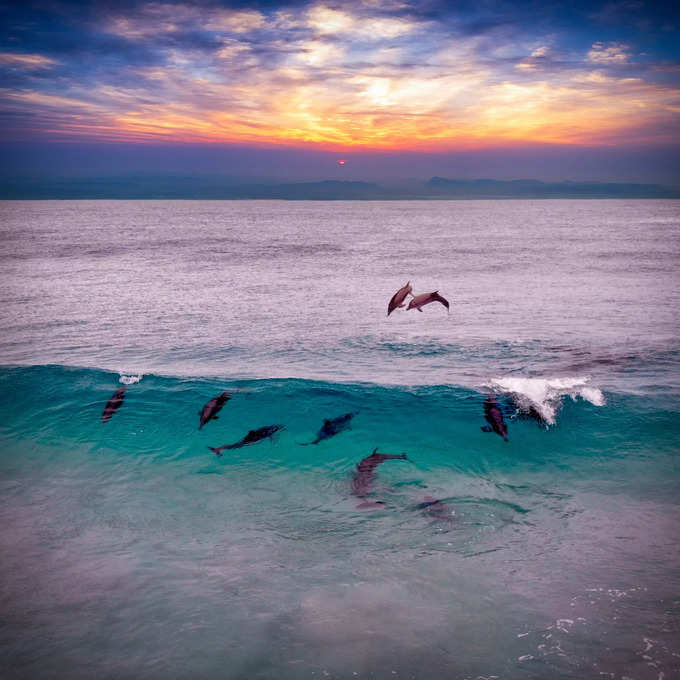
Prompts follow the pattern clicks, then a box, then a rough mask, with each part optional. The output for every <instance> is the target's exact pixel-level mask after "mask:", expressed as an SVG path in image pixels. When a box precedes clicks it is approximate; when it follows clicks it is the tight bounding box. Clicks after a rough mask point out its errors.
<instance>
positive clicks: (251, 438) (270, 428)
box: [208, 425, 283, 456]
mask: <svg viewBox="0 0 680 680" xmlns="http://www.w3.org/2000/svg"><path fill="white" fill-rule="evenodd" d="M280 430H283V425H265V426H264V427H259V428H258V429H257V430H250V432H248V434H247V435H246V436H245V437H243V439H241V441H238V442H236V443H235V444H224V446H217V447H212V446H209V447H208V448H209V449H210V450H211V451H214V452H215V453H216V454H217V455H218V456H221V455H222V451H224V450H225V449H240V448H241V447H242V446H248V444H255V442H259V441H261V440H262V439H266V438H267V437H273V436H274V435H275V434H276V433H277V432H279V431H280Z"/></svg>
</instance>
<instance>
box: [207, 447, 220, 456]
mask: <svg viewBox="0 0 680 680" xmlns="http://www.w3.org/2000/svg"><path fill="white" fill-rule="evenodd" d="M208 448H209V449H210V450H211V451H212V452H213V453H214V454H215V455H216V456H220V457H222V451H221V450H220V449H219V448H216V447H213V446H209V447H208Z"/></svg>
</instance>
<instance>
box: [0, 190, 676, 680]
mask: <svg viewBox="0 0 680 680" xmlns="http://www.w3.org/2000/svg"><path fill="white" fill-rule="evenodd" d="M0 263H1V266H0V329H1V330H0V366H1V368H0V527H1V529H0V669H2V671H1V672H0V675H2V677H3V678H27V679H28V678H31V679H33V678H41V679H43V678H45V679H49V678H76V677H82V678H98V679H108V678H111V679H114V678H115V679H120V678H125V679H127V678H134V679H135V680H138V679H144V678H149V679H152V678H153V679H155V678H163V679H164V680H165V679H167V678H206V679H212V678H220V679H227V680H273V679H288V678H290V679H293V680H297V679H302V678H307V679H323V678H339V679H343V680H344V679H352V680H353V679H354V678H374V679H378V680H382V679H386V678H389V679H390V680H391V679H392V678H396V679H398V678H411V679H418V680H420V679H423V680H426V679H430V678H437V679H449V678H451V679H461V680H463V679H469V680H473V679H478V680H482V679H489V678H497V679H507V680H515V679H517V680H519V679H544V678H545V679H552V678H558V679H561V678H569V679H570V678H573V679H588V678H597V679H598V680H600V679H602V678H613V679H615V680H625V679H626V678H627V679H632V680H672V679H673V678H679V677H680V493H679V491H680V451H679V449H680V334H679V332H678V331H679V330H680V316H679V314H678V310H679V308H680V201H672V200H593V201H589V200H573V201H571V200H542V201H523V200H509V201H491V200H490V201H437V202H434V201H433V202H422V201H413V202H407V201H404V202H351V201H338V202H279V201H233V202H230V201H224V202H220V201H215V202H211V201H35V202H31V201H26V202H22V201H11V202H2V203H0ZM407 281H410V282H411V284H412V285H413V288H414V292H416V293H420V292H431V291H434V290H438V291H439V293H440V294H441V295H442V296H444V297H445V298H446V299H448V300H449V302H450V310H449V311H448V312H447V310H446V309H445V307H444V306H442V305H440V304H438V303H434V304H431V305H428V306H426V307H425V308H423V311H422V313H421V312H418V311H416V310H410V311H406V310H405V309H398V310H396V311H395V312H393V313H392V314H391V315H390V316H389V317H388V316H387V303H388V301H389V299H390V297H391V296H392V295H393V294H394V292H395V291H396V290H397V289H398V288H400V287H401V286H403V285H404V284H405V283H406V282H407ZM123 386H126V390H125V396H124V400H123V402H122V404H121V405H120V407H119V408H118V409H117V410H116V411H115V412H114V413H113V415H112V417H111V418H110V419H109V420H106V421H105V422H102V412H103V410H104V407H105V405H106V404H107V401H108V400H109V399H110V398H111V397H112V396H113V394H114V392H115V391H116V390H118V389H119V388H121V387H123ZM225 391H226V392H228V393H229V394H230V399H229V401H227V402H226V404H225V405H224V407H223V408H222V410H221V411H220V412H219V419H214V420H210V421H209V422H207V423H206V424H205V425H204V426H203V427H202V428H201V429H199V412H200V411H201V410H202V408H203V406H204V405H205V404H206V403H207V402H209V401H210V400H211V399H213V398H214V397H216V396H217V395H219V394H220V393H222V392H225ZM490 395H494V396H493V398H495V400H496V404H497V405H498V408H499V409H500V410H501V412H502V413H503V417H504V420H505V423H506V425H507V430H508V441H507V442H505V441H504V440H503V438H502V437H500V436H498V435H497V434H495V433H493V432H491V433H487V432H484V431H483V430H482V427H483V426H485V425H486V424H487V423H486V421H485V412H484V403H485V400H486V399H487V398H489V396H490ZM346 413H354V414H355V415H354V416H353V417H352V418H351V419H350V420H349V423H348V424H349V427H347V428H345V429H341V430H340V431H339V432H337V434H335V435H334V436H331V437H328V438H325V439H323V440H322V441H320V442H319V443H318V444H314V445H307V446H302V445H301V444H304V443H309V442H312V441H314V440H315V439H316V438H317V434H318V433H319V431H320V430H321V428H322V426H323V423H324V420H326V419H333V418H336V417H338V416H342V415H343V414H346ZM272 424H280V425H283V426H285V429H283V430H282V431H281V432H279V433H278V434H277V435H276V436H274V437H273V438H271V439H269V438H267V439H265V440H263V441H261V442H258V443H255V444H252V445H249V446H244V447H241V448H235V449H225V450H223V451H222V454H223V455H222V456H221V457H219V456H217V455H215V454H214V453H213V452H212V451H211V450H209V448H208V447H218V446H222V445H224V444H232V443H235V442H238V441H239V440H241V439H242V438H243V437H244V436H245V435H246V434H247V433H248V432H249V431H250V430H254V429H257V428H259V427H262V426H266V425H272ZM376 448H377V449H378V451H379V452H381V453H392V454H401V453H405V454H406V455H407V459H406V460H388V461H385V462H383V463H382V464H381V465H379V466H378V467H377V468H376V469H375V471H374V476H373V477H371V478H370V479H369V480H368V481H367V485H366V486H365V487H361V492H359V491H358V487H359V486H361V485H357V483H356V482H357V480H356V477H355V472H356V466H357V464H358V463H359V461H361V460H362V459H364V458H365V457H367V456H369V455H370V454H371V452H372V451H374V449H376Z"/></svg>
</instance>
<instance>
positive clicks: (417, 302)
mask: <svg viewBox="0 0 680 680" xmlns="http://www.w3.org/2000/svg"><path fill="white" fill-rule="evenodd" d="M430 302H441V303H442V304H443V305H444V307H446V309H448V308H449V301H448V300H447V299H446V298H443V297H442V296H441V295H440V294H439V291H438V290H435V291H434V292H433V293H420V294H419V295H414V296H413V298H412V299H411V302H409V303H408V307H407V308H406V309H407V310H409V309H417V310H418V311H419V312H422V311H423V310H422V307H424V306H425V305H429V304H430Z"/></svg>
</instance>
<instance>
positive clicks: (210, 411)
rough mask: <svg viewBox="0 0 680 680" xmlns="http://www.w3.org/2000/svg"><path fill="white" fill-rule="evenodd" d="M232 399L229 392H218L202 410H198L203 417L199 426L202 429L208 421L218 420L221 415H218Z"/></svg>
mask: <svg viewBox="0 0 680 680" xmlns="http://www.w3.org/2000/svg"><path fill="white" fill-rule="evenodd" d="M229 399H231V395H230V394H229V393H228V392H222V394H218V395H217V396H216V397H215V398H214V399H211V400H210V401H209V402H208V403H207V404H206V405H205V406H204V407H203V409H202V410H200V411H199V412H198V415H199V416H200V417H201V424H200V425H199V426H198V429H199V430H200V429H201V428H202V427H203V426H204V425H205V424H206V423H207V422H209V421H211V420H217V419H218V418H219V416H218V415H217V414H218V413H219V412H220V411H221V410H222V407H223V406H224V405H225V404H226V403H227V402H228V401H229Z"/></svg>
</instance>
